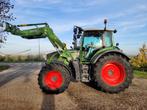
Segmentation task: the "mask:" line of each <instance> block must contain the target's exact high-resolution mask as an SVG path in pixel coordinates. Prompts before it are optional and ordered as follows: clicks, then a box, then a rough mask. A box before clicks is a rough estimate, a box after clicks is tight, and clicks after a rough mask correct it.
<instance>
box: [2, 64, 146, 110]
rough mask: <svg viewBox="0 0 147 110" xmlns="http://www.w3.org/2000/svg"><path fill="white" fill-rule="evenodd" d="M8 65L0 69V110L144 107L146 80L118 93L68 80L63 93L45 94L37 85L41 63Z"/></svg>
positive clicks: (123, 109)
mask: <svg viewBox="0 0 147 110" xmlns="http://www.w3.org/2000/svg"><path fill="white" fill-rule="evenodd" d="M10 65H11V68H10V69H8V70H6V71H3V72H0V110H147V79H137V78H134V80H133V83H132V85H131V86H130V87H129V88H128V89H126V90H125V91H124V92H120V93H119V94H108V93H104V92H102V91H100V90H97V89H95V88H93V87H92V86H91V85H89V84H83V83H70V86H69V88H68V89H67V90H66V91H65V92H64V93H62V94H59V95H45V94H43V93H42V92H41V90H40V89H39V87H38V84H37V76H38V72H39V70H40V67H41V63H21V64H19V63H17V64H10Z"/></svg>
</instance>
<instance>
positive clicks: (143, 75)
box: [134, 70, 147, 79]
mask: <svg viewBox="0 0 147 110" xmlns="http://www.w3.org/2000/svg"><path fill="white" fill-rule="evenodd" d="M134 76H135V77H137V78H144V79H147V72H145V71H139V70H134Z"/></svg>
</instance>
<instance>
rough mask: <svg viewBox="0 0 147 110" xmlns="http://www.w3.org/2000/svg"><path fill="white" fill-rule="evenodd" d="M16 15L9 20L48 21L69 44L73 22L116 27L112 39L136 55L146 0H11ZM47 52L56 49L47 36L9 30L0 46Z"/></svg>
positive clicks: (145, 25)
mask: <svg viewBox="0 0 147 110" xmlns="http://www.w3.org/2000/svg"><path fill="white" fill-rule="evenodd" d="M11 2H12V4H14V6H15V7H14V9H13V10H11V12H13V13H14V16H15V17H16V20H15V21H11V22H10V23H12V24H26V23H42V22H47V23H48V24H49V25H50V27H52V29H53V30H54V32H55V33H56V35H57V36H58V37H59V38H60V39H61V40H62V41H63V42H65V43H66V44H67V45H68V47H69V46H71V45H72V44H71V42H72V37H73V26H74V25H78V26H83V27H94V28H98V29H103V28H104V24H103V20H104V19H108V28H109V29H117V33H116V34H114V39H115V43H119V47H120V48H121V49H122V50H123V51H124V53H126V54H127V55H136V54H137V53H138V49H139V48H140V47H141V46H142V44H143V43H146V44H147V0H11ZM39 42H40V45H41V53H43V54H46V53H48V52H50V51H53V50H55V49H54V47H53V46H52V45H51V43H50V42H49V40H48V39H47V38H45V39H40V40H38V39H37V40H26V39H22V38H21V37H19V36H14V35H11V34H9V35H8V37H7V41H6V43H5V44H3V47H2V48H0V52H1V53H4V54H22V55H24V54H38V45H39Z"/></svg>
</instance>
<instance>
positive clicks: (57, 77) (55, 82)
mask: <svg viewBox="0 0 147 110" xmlns="http://www.w3.org/2000/svg"><path fill="white" fill-rule="evenodd" d="M44 83H45V85H46V86H47V87H49V88H50V89H52V90H55V89H58V88H60V87H61V86H62V83H63V77H62V74H61V73H60V72H59V71H49V72H47V73H46V74H45V76H44Z"/></svg>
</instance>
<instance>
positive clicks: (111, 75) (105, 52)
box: [0, 20, 133, 94]
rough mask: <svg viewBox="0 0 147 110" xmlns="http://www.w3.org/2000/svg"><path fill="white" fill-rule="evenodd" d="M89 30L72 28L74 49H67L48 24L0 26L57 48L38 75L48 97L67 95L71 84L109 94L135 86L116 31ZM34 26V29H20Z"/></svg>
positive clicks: (41, 86)
mask: <svg viewBox="0 0 147 110" xmlns="http://www.w3.org/2000/svg"><path fill="white" fill-rule="evenodd" d="M104 25H105V26H104V29H87V28H82V27H79V26H74V28H73V42H72V44H73V46H71V48H70V49H67V47H66V44H65V43H63V42H62V41H61V40H59V38H58V37H57V36H56V35H55V33H54V32H53V30H52V29H51V27H50V26H49V25H48V24H47V23H37V24H21V25H12V24H10V23H7V22H4V23H1V24H0V29H1V31H6V32H10V33H11V34H13V35H18V36H21V37H22V38H25V39H39V38H46V37H48V39H49V41H50V42H51V43H52V45H53V46H54V47H55V48H56V51H55V52H52V53H49V54H47V58H46V62H45V63H44V66H43V67H42V69H41V70H40V73H39V75H38V84H39V87H40V89H41V90H42V91H43V92H44V93H47V94H59V93H62V92H64V91H65V90H66V89H67V88H68V86H69V84H70V82H71V81H74V82H79V81H80V82H83V83H85V82H86V83H92V84H95V85H96V87H97V88H101V90H102V91H104V92H108V93H119V92H121V91H123V90H125V89H126V88H128V87H129V85H130V84H131V82H132V79H133V70H132V67H131V65H130V63H129V60H130V59H129V57H128V56H126V55H125V54H124V53H123V52H122V50H121V49H120V48H119V47H118V43H116V44H115V43H114V39H113V33H116V32H117V31H116V30H110V29H107V20H104ZM28 26H31V27H32V26H35V27H34V28H31V29H21V27H28Z"/></svg>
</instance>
